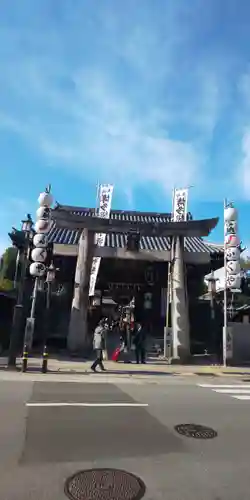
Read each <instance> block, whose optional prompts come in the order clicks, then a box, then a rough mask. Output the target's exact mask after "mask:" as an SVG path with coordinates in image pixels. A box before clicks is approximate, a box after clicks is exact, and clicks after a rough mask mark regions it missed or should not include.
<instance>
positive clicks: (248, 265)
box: [240, 257, 250, 270]
mask: <svg viewBox="0 0 250 500" xmlns="http://www.w3.org/2000/svg"><path fill="white" fill-rule="evenodd" d="M240 266H241V269H246V270H248V269H250V258H249V257H246V258H245V259H244V258H241V259H240Z"/></svg>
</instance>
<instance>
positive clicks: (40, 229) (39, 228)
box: [35, 219, 52, 234]
mask: <svg viewBox="0 0 250 500" xmlns="http://www.w3.org/2000/svg"><path fill="white" fill-rule="evenodd" d="M51 224H52V221H51V220H45V219H39V220H37V221H36V223H35V231H36V233H42V234H44V233H45V234H46V233H48V232H49V230H50V228H51Z"/></svg>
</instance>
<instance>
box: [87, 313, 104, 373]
mask: <svg viewBox="0 0 250 500" xmlns="http://www.w3.org/2000/svg"><path fill="white" fill-rule="evenodd" d="M106 331H107V320H106V318H103V319H101V321H100V322H99V324H98V325H97V327H96V329H95V331H94V338H93V349H94V351H95V352H96V359H95V361H94V363H93V364H92V366H91V370H92V371H93V372H95V371H96V367H97V366H98V365H99V366H100V368H101V371H105V368H104V366H103V349H104V347H105V334H106Z"/></svg>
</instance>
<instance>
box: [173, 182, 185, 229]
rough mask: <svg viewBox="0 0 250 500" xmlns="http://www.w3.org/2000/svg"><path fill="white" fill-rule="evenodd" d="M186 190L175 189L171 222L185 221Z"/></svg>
mask: <svg viewBox="0 0 250 500" xmlns="http://www.w3.org/2000/svg"><path fill="white" fill-rule="evenodd" d="M187 204H188V189H175V190H174V201H173V221H174V222H183V221H186V220H187Z"/></svg>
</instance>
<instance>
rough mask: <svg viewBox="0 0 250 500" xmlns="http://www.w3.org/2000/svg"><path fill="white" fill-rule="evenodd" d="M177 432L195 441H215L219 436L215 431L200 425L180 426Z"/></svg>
mask: <svg viewBox="0 0 250 500" xmlns="http://www.w3.org/2000/svg"><path fill="white" fill-rule="evenodd" d="M175 430H176V432H178V434H181V435H182V436H185V437H191V438H194V439H213V438H215V437H217V436H218V434H217V432H216V431H215V430H214V429H211V428H210V427H206V426H204V425H199V424H179V425H176V426H175Z"/></svg>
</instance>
